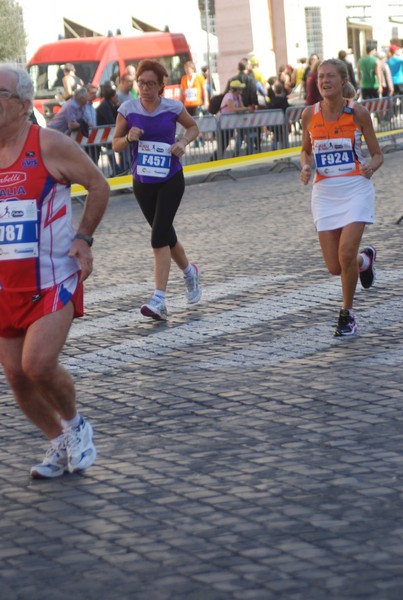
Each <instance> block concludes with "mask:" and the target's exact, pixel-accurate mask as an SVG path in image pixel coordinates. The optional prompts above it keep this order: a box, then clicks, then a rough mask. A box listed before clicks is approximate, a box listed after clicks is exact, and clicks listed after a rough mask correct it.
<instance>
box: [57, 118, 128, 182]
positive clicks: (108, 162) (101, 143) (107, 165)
mask: <svg viewBox="0 0 403 600" xmlns="http://www.w3.org/2000/svg"><path fill="white" fill-rule="evenodd" d="M114 131H115V126H114V125H104V126H99V127H91V128H90V131H89V135H88V137H85V136H84V135H83V134H82V133H81V132H80V131H71V132H70V133H68V135H69V136H70V137H71V139H73V140H75V141H76V142H77V143H78V144H80V146H82V147H83V149H84V150H85V151H86V153H87V154H88V156H89V157H90V158H91V159H92V160H93V161H94V163H95V164H96V165H98V167H99V168H100V169H101V171H102V173H103V174H104V175H105V177H116V176H117V175H123V174H124V173H128V171H129V169H130V150H129V149H128V150H127V151H126V152H121V153H117V152H114V151H113V150H112V140H113V134H114Z"/></svg>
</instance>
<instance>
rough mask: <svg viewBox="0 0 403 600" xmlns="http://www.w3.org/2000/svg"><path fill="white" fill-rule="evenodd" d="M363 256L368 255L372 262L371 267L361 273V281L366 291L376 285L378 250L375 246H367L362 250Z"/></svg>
mask: <svg viewBox="0 0 403 600" xmlns="http://www.w3.org/2000/svg"><path fill="white" fill-rule="evenodd" d="M361 254H366V255H367V256H368V258H369V260H370V263H369V267H368V269H366V270H365V271H361V272H360V281H361V285H362V287H363V288H365V289H366V290H367V289H368V288H370V287H372V286H373V285H374V282H375V278H376V273H375V261H376V250H375V248H374V247H373V246H367V247H366V248H364V249H363V250H361Z"/></svg>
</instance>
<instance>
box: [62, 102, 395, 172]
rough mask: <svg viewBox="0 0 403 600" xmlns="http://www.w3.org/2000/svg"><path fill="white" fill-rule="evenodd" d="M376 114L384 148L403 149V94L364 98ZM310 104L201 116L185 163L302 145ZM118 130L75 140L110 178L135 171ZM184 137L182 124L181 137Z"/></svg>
mask: <svg viewBox="0 0 403 600" xmlns="http://www.w3.org/2000/svg"><path fill="white" fill-rule="evenodd" d="M360 103H361V104H362V105H363V106H365V107H366V108H367V109H368V111H369V112H370V114H371V118H372V122H373V124H374V129H375V132H376V133H377V134H378V137H379V140H380V142H382V143H385V142H386V143H387V146H385V150H386V151H389V150H390V149H392V150H393V149H395V148H400V145H398V143H397V139H398V137H399V136H400V137H402V138H403V96H393V97H386V98H374V99H371V100H362V101H360ZM304 108H306V107H305V106H291V107H289V108H287V110H286V112H285V113H284V112H283V111H282V110H279V109H275V110H257V111H255V112H249V113H236V114H235V113H230V114H225V115H220V116H219V117H216V116H214V115H204V116H201V117H196V118H195V120H196V122H197V125H198V127H199V131H200V135H199V137H198V139H197V140H195V141H194V142H192V143H191V144H189V145H188V146H187V147H186V153H185V155H184V156H183V159H182V162H183V165H184V166H185V165H194V164H199V163H204V162H209V161H215V160H220V159H226V158H232V157H236V156H244V155H251V154H260V153H263V152H270V151H273V150H280V149H286V148H294V147H298V146H300V145H301V140H302V127H301V115H302V112H303V110H304ZM113 133H114V126H112V125H108V126H104V127H93V128H91V129H90V133H89V136H88V138H86V137H84V136H83V135H82V134H81V133H79V132H73V133H71V134H70V137H71V138H72V139H74V140H76V142H77V143H79V144H81V145H82V146H83V148H84V149H85V151H86V152H87V153H88V155H89V156H90V157H91V158H92V160H93V161H94V162H95V163H96V164H97V165H98V166H99V167H100V169H101V170H102V172H103V173H104V175H105V176H106V177H115V176H117V175H122V174H124V173H128V172H129V171H130V152H129V149H128V150H127V152H123V153H116V152H113V150H112V138H113ZM182 134H183V127H182V126H181V125H180V124H178V126H177V130H176V135H177V137H178V138H179V137H180V136H181V135H182Z"/></svg>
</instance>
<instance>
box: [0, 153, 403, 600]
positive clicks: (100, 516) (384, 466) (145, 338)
mask: <svg viewBox="0 0 403 600" xmlns="http://www.w3.org/2000/svg"><path fill="white" fill-rule="evenodd" d="M402 158H403V153H402V152H395V153H390V154H387V155H386V156H385V164H384V166H383V167H382V169H381V170H380V171H379V172H377V173H376V175H375V176H374V184H375V187H376V190H377V221H376V223H375V225H373V226H371V227H369V228H368V229H367V231H366V232H365V234H364V240H363V241H364V244H367V243H370V244H373V245H374V246H376V248H377V251H378V261H377V267H378V270H377V275H378V276H377V282H376V285H375V287H373V288H371V289H370V290H362V289H361V288H360V289H358V288H357V294H356V302H355V311H356V317H357V322H358V328H359V335H358V336H357V337H356V338H355V339H339V338H334V337H333V330H334V326H335V323H336V319H337V315H338V310H339V308H340V298H341V288H340V282H339V279H338V278H332V277H331V276H330V275H329V274H328V273H327V271H326V269H325V267H324V264H323V260H322V257H321V253H320V248H319V244H318V241H317V237H316V233H315V231H314V227H313V224H312V219H311V213H310V194H311V186H308V187H307V188H304V187H303V186H302V185H301V184H300V182H299V173H298V171H297V170H296V169H289V170H286V171H283V172H281V173H279V172H275V171H269V169H267V170H266V172H265V171H264V170H261V171H260V172H256V173H254V174H253V176H249V177H245V176H244V175H245V171H243V172H240V173H237V172H235V173H234V175H235V177H237V179H236V180H235V181H234V180H233V179H231V178H229V177H227V178H225V177H224V178H221V179H219V178H217V179H216V180H215V181H212V182H208V183H193V184H192V185H188V187H187V190H186V193H185V197H184V200H183V202H182V206H181V208H180V211H179V213H178V216H177V219H176V222H175V223H176V229H177V233H178V237H179V239H180V240H181V241H182V242H183V244H184V246H185V248H186V250H187V253H188V256H189V258H190V260H192V261H194V262H196V263H197V264H198V265H200V266H201V269H202V274H203V277H202V284H203V297H202V300H201V302H200V303H199V304H198V305H195V306H194V307H191V308H189V307H188V306H187V305H186V301H185V297H184V293H183V292H184V286H183V282H182V274H181V273H180V272H179V271H178V270H177V269H176V268H175V267H174V266H173V268H172V272H171V279H170V285H169V290H168V299H167V305H168V310H169V312H170V318H169V320H168V321H167V322H166V323H164V322H160V323H158V322H150V321H149V320H147V319H146V318H144V317H143V316H142V315H141V314H140V312H139V307H140V305H141V304H142V303H143V302H144V301H147V300H148V299H149V297H150V295H151V293H152V291H153V257H152V252H151V249H150V247H149V237H150V233H149V229H148V226H146V224H145V223H144V221H143V217H142V215H141V214H140V210H139V208H138V207H137V204H136V203H135V201H134V199H133V196H132V194H129V193H126V194H121V195H113V196H112V197H111V200H110V205H109V209H108V212H107V215H106V216H105V218H104V221H103V223H102V224H101V226H100V227H99V230H98V231H97V233H96V235H95V242H94V246H93V248H94V257H95V270H94V274H93V276H92V277H91V279H90V280H89V281H88V284H87V286H86V315H85V317H84V318H83V319H79V320H78V321H76V322H75V323H74V325H73V327H72V330H71V334H70V337H69V340H68V343H67V345H66V347H65V350H64V352H63V355H62V362H63V364H64V365H65V366H66V367H67V368H68V369H69V370H70V371H71V372H72V374H73V377H74V379H75V382H76V386H77V394H78V406H79V410H80V412H81V413H82V414H83V415H84V416H85V417H88V419H89V420H90V421H91V423H92V425H93V427H94V431H95V442H96V445H97V449H98V453H99V456H98V459H97V462H96V463H95V465H94V466H93V467H92V468H91V469H89V470H88V471H87V472H86V473H85V474H84V475H76V476H73V475H65V476H63V477H62V478H58V479H55V480H53V481H32V480H31V479H30V476H29V470H30V467H31V465H32V464H35V463H37V462H38V461H40V460H42V456H43V453H44V451H45V449H46V441H45V440H44V439H43V438H42V436H41V434H40V432H38V431H37V430H36V429H35V428H34V427H33V426H32V425H31V424H30V423H29V422H27V421H26V420H25V418H24V417H23V416H22V415H21V413H20V412H19V410H18V408H17V407H16V405H15V403H14V400H13V398H12V396H11V394H10V391H9V388H8V386H7V384H6V382H5V380H4V377H3V376H2V375H1V379H0V386H1V392H2V404H1V413H2V419H1V428H0V517H1V520H0V540H1V542H0V600H71V599H72V598H74V599H75V600H100V599H102V600H227V599H228V600H279V599H281V600H283V599H284V600H329V599H335V600H353V599H354V600H355V599H363V600H401V599H402V598H403V511H402V506H403V452H402V446H403V411H402V399H403V371H402V356H403V339H402V316H403V303H402V295H403V244H402V231H403V223H402V224H400V225H397V224H396V220H397V219H398V218H399V217H400V216H401V215H402V214H403V202H402V181H403V180H402ZM79 211H80V206H79V204H78V203H75V205H74V212H75V217H76V218H77V219H78V217H79Z"/></svg>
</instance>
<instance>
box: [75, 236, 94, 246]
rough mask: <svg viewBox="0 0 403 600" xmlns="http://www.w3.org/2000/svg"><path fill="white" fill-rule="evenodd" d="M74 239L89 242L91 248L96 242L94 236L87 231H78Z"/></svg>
mask: <svg viewBox="0 0 403 600" xmlns="http://www.w3.org/2000/svg"><path fill="white" fill-rule="evenodd" d="M74 239H75V240H84V242H87V244H88V245H89V247H90V248H91V246H92V244H93V242H94V238H93V237H92V236H90V235H87V234H86V233H76V235H75V236H74Z"/></svg>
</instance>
